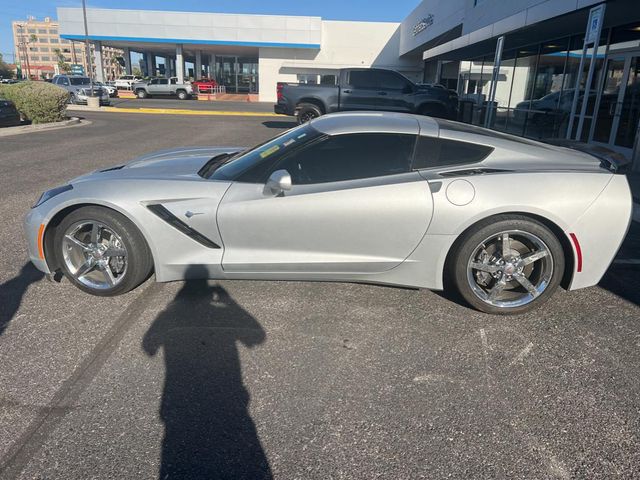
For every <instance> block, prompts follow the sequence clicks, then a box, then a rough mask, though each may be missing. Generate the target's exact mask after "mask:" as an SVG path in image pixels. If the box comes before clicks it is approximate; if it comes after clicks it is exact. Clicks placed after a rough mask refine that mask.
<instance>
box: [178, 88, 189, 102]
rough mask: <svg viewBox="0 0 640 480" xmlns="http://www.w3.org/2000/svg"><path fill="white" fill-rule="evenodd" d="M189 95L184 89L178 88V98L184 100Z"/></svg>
mask: <svg viewBox="0 0 640 480" xmlns="http://www.w3.org/2000/svg"><path fill="white" fill-rule="evenodd" d="M187 98H189V95H188V94H187V92H185V91H184V90H178V100H186V99H187Z"/></svg>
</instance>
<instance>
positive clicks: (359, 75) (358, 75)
mask: <svg viewBox="0 0 640 480" xmlns="http://www.w3.org/2000/svg"><path fill="white" fill-rule="evenodd" d="M377 84H378V82H377V80H376V75H375V71H371V70H354V71H352V72H350V73H349V85H351V86H352V87H354V88H378V87H377Z"/></svg>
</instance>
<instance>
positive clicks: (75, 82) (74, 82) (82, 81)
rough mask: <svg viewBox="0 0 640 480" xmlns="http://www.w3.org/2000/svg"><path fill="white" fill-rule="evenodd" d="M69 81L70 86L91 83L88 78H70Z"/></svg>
mask: <svg viewBox="0 0 640 480" xmlns="http://www.w3.org/2000/svg"><path fill="white" fill-rule="evenodd" d="M69 81H70V82H71V85H89V84H90V83H91V80H89V78H88V77H71V78H69Z"/></svg>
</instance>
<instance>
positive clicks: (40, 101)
mask: <svg viewBox="0 0 640 480" xmlns="http://www.w3.org/2000/svg"><path fill="white" fill-rule="evenodd" d="M0 96H1V97H4V98H6V99H7V100H11V101H12V102H13V103H15V105H16V108H17V109H18V111H19V112H20V114H21V115H22V118H23V119H25V120H30V121H31V122H32V123H48V122H59V121H61V120H64V119H65V110H66V107H67V99H68V98H69V92H67V91H66V90H65V89H64V88H60V87H58V86H56V85H52V84H50V83H47V82H21V83H16V84H13V85H1V86H0Z"/></svg>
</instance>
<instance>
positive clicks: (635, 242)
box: [599, 222, 640, 305]
mask: <svg viewBox="0 0 640 480" xmlns="http://www.w3.org/2000/svg"><path fill="white" fill-rule="evenodd" d="M599 286H600V287H602V288H605V289H607V290H609V291H610V292H612V293H615V294H616V295H618V296H619V297H622V298H624V299H625V300H627V301H629V302H633V303H635V304H636V305H640V223H638V222H631V225H630V226H629V231H628V232H627V236H626V237H625V239H624V241H623V242H622V245H621V246H620V250H619V251H618V254H617V255H616V258H615V259H614V261H613V264H612V265H611V266H610V267H609V269H608V270H607V273H605V275H604V277H603V278H602V280H601V281H600V283H599Z"/></svg>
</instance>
